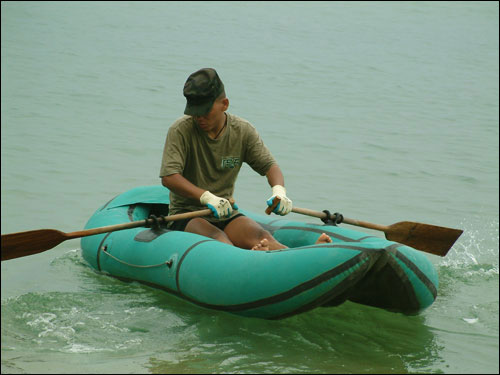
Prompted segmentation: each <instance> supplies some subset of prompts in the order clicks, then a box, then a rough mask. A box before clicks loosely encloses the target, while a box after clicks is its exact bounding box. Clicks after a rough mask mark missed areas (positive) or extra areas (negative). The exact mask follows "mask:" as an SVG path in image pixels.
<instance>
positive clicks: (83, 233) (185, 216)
mask: <svg viewBox="0 0 500 375" xmlns="http://www.w3.org/2000/svg"><path fill="white" fill-rule="evenodd" d="M211 213H212V211H211V210H210V209H209V208H207V209H205V210H199V211H192V212H186V213H183V214H177V215H171V216H161V217H159V218H158V220H162V221H175V220H184V219H191V218H194V217H200V216H208V215H210V214H211ZM153 222H154V220H153V219H145V220H139V221H132V222H130V223H125V224H115V225H108V226H105V227H99V228H91V229H85V230H80V231H76V232H71V233H66V234H65V237H67V239H71V238H79V237H87V236H94V235H96V234H101V233H109V232H115V231H117V230H123V229H132V228H138V227H145V226H148V225H151V224H152V223H153Z"/></svg>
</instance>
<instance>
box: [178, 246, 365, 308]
mask: <svg viewBox="0 0 500 375" xmlns="http://www.w3.org/2000/svg"><path fill="white" fill-rule="evenodd" d="M328 247H345V246H335V245H332V246H328ZM363 250H366V249H363ZM368 256H369V255H368V254H366V253H361V254H358V255H356V256H354V257H353V258H351V259H349V260H348V261H346V262H344V263H342V264H341V265H339V266H337V267H335V268H332V269H330V270H328V271H326V272H324V273H322V274H321V275H319V276H316V277H315V278H313V279H311V280H309V281H306V282H304V283H302V284H299V285H297V286H295V287H293V288H292V289H290V290H288V291H286V292H283V293H280V294H276V295H274V296H270V297H266V298H263V299H260V300H257V301H252V302H245V303H240V304H236V305H213V304H210V303H205V302H200V301H197V300H196V299H193V298H190V297H188V296H186V295H184V294H183V293H182V291H181V290H180V287H179V283H178V280H177V288H178V290H179V293H180V294H181V295H182V296H183V298H185V299H187V300H188V301H190V302H193V303H195V304H197V305H200V306H203V307H207V308H210V309H215V310H223V311H243V310H250V309H256V308H260V307H264V306H267V305H272V304H275V303H280V302H284V301H286V300H288V299H290V298H293V297H295V296H297V295H299V294H301V293H303V292H305V291H307V290H310V289H313V288H315V287H316V286H318V285H319V284H322V283H324V282H326V281H329V280H330V279H332V278H335V277H336V276H338V275H340V274H341V273H343V272H346V271H347V270H349V269H350V268H352V267H354V266H356V265H357V264H359V263H360V262H362V261H364V258H366V257H368ZM179 265H180V262H179Z"/></svg>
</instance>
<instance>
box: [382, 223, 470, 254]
mask: <svg viewBox="0 0 500 375" xmlns="http://www.w3.org/2000/svg"><path fill="white" fill-rule="evenodd" d="M384 232H385V237H386V238H387V239H388V240H390V241H395V242H399V243H402V244H404V245H408V246H410V247H413V248H415V249H418V250H422V251H425V252H428V253H431V254H435V255H439V256H442V257H444V256H445V255H446V254H447V253H448V251H449V250H450V249H451V247H452V246H453V244H454V243H455V241H456V240H457V239H458V238H459V237H460V235H461V234H462V233H463V230H460V229H453V228H445V227H440V226H436V225H429V224H422V223H414V222H411V221H402V222H399V223H396V224H392V225H390V226H389V227H388V229H387V230H385V231H384Z"/></svg>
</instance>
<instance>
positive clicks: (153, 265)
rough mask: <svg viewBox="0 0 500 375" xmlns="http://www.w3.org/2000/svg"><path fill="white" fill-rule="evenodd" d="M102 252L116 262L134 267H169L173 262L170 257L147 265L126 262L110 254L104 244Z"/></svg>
mask: <svg viewBox="0 0 500 375" xmlns="http://www.w3.org/2000/svg"><path fill="white" fill-rule="evenodd" d="M102 252H103V253H104V254H106V255H107V256H109V257H110V258H113V259H114V260H116V261H117V262H118V263H121V264H125V265H126V266H129V267H135V268H155V267H163V266H167V267H168V268H171V267H172V264H173V262H174V261H173V260H172V259H170V260H167V261H166V262H163V263H160V264H151V265H148V266H141V265H138V264H131V263H127V262H125V261H123V260H121V259H118V258H117V257H115V256H114V255H111V254H110V253H108V252H107V246H104V248H103V249H102Z"/></svg>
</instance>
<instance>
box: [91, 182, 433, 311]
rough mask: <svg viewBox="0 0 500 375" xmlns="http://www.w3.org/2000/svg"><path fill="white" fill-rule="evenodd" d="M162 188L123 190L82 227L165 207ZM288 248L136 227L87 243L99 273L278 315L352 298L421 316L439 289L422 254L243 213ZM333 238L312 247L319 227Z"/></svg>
mask: <svg viewBox="0 0 500 375" xmlns="http://www.w3.org/2000/svg"><path fill="white" fill-rule="evenodd" d="M168 204H169V194H168V190H167V189H166V188H164V187H163V186H145V187H138V188H135V189H132V190H130V191H127V192H125V193H123V194H121V195H119V196H117V197H115V198H114V199H112V200H111V201H109V202H108V203H106V204H105V205H103V206H102V207H100V208H99V209H98V210H97V211H96V212H95V214H94V215H93V216H92V217H91V218H90V219H89V221H88V223H87V225H86V226H85V228H86V229H90V228H96V227H102V226H108V225H113V224H121V223H126V222H129V221H138V220H144V219H146V218H148V216H149V215H150V214H151V213H152V212H154V213H158V212H161V213H163V214H165V213H166V212H168ZM240 211H241V212H242V213H244V214H245V215H247V216H249V217H251V218H253V219H254V220H256V221H257V222H258V223H259V224H260V225H262V226H263V227H264V228H265V229H266V230H269V231H270V232H271V233H272V234H273V235H274V236H275V238H276V239H277V240H278V241H280V242H281V243H283V244H285V245H287V246H288V247H289V249H285V250H274V251H252V250H245V249H240V248H237V247H234V246H231V245H227V244H224V243H221V242H218V241H215V240H212V239H209V238H207V237H203V236H199V235H196V234H192V233H185V232H178V231H169V230H166V229H164V228H156V229H153V228H145V227H139V228H133V229H126V230H121V231H115V232H111V233H104V234H99V235H94V236H90V237H84V238H82V240H81V247H82V252H83V257H84V258H85V260H86V261H87V262H88V263H89V265H90V266H91V267H92V268H94V269H95V270H97V271H99V272H103V273H105V274H109V275H111V276H114V277H116V278H119V279H122V280H135V281H138V282H141V283H145V284H147V285H150V286H153V287H156V288H160V289H163V290H165V291H167V292H169V293H171V294H174V295H176V296H178V297H181V298H183V299H185V300H187V301H190V302H192V303H194V304H196V305H199V306H202V307H205V308H209V309H215V310H222V311H227V312H230V313H234V314H239V315H244V316H251V317H259V318H266V319H280V318H285V317H289V316H292V315H295V314H299V313H302V312H305V311H308V310H311V309H314V308H316V307H328V306H336V305H339V304H341V303H343V302H345V301H347V300H349V301H353V302H356V303H361V304H365V305H370V306H375V307H379V308H382V309H386V310H390V311H395V312H402V313H406V314H415V313H418V312H419V311H421V310H423V309H425V308H426V307H428V306H430V305H431V304H432V303H433V302H434V300H435V298H436V295H437V288H438V277H437V273H436V271H435V269H434V267H433V265H432V263H431V262H430V261H429V260H428V258H427V257H426V255H425V254H423V253H422V252H419V251H417V250H415V249H413V248H410V247H408V246H404V245H401V244H399V243H395V242H391V241H388V240H385V239H382V238H379V237H374V236H368V235H366V234H365V233H362V232H358V231H353V230H350V229H346V228H343V227H338V226H333V225H323V224H306V223H303V222H298V221H293V220H290V218H291V217H292V216H293V215H288V216H286V217H280V216H276V215H272V216H266V215H264V214H262V215H257V214H253V213H251V212H246V211H244V210H240ZM323 232H325V233H327V234H328V235H330V237H331V238H332V240H333V242H332V243H328V244H320V245H315V244H314V243H315V241H316V240H317V238H318V237H319V236H320V234H321V233H323Z"/></svg>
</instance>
